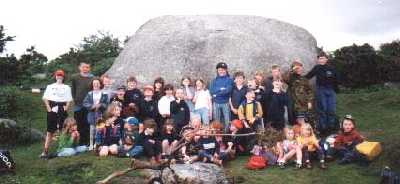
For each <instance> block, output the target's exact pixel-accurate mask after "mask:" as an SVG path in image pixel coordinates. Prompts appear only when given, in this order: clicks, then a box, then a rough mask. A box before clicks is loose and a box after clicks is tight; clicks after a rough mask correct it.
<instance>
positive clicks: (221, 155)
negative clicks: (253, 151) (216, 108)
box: [210, 121, 235, 166]
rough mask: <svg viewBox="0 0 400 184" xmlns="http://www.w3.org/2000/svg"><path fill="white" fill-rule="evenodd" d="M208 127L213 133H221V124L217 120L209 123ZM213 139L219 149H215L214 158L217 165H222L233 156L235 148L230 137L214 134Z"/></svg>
mask: <svg viewBox="0 0 400 184" xmlns="http://www.w3.org/2000/svg"><path fill="white" fill-rule="evenodd" d="M210 128H211V132H212V133H213V134H221V133H223V126H222V124H221V123H219V122H217V121H215V122H213V123H211V125H210ZM215 140H216V142H217V147H218V148H219V149H217V150H216V152H217V155H215V158H214V160H215V163H216V164H217V165H220V166H222V165H223V164H224V163H225V162H226V161H228V160H232V159H234V158H235V148H234V147H233V142H232V139H231V137H228V136H225V137H224V136H221V135H216V136H215Z"/></svg>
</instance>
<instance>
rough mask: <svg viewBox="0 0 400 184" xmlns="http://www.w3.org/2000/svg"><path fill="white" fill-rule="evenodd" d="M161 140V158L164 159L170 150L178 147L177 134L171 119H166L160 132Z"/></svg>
mask: <svg viewBox="0 0 400 184" xmlns="http://www.w3.org/2000/svg"><path fill="white" fill-rule="evenodd" d="M161 138H162V142H161V145H162V154H161V158H165V157H166V156H170V155H171V151H172V149H174V148H175V147H176V146H177V145H178V134H177V132H176V131H175V129H174V122H173V120H172V119H167V120H166V121H165V123H164V127H163V130H162V132H161Z"/></svg>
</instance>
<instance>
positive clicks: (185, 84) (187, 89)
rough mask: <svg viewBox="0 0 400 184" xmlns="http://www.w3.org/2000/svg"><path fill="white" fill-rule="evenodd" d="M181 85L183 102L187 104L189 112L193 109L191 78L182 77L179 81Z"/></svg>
mask: <svg viewBox="0 0 400 184" xmlns="http://www.w3.org/2000/svg"><path fill="white" fill-rule="evenodd" d="M181 86H182V88H183V93H184V96H185V98H184V99H185V102H186V104H187V105H188V107H189V109H190V112H192V111H193V109H194V104H193V97H194V92H195V90H194V88H193V86H192V80H191V79H190V78H189V77H183V78H182V81H181Z"/></svg>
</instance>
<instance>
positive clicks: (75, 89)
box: [71, 74, 94, 107]
mask: <svg viewBox="0 0 400 184" xmlns="http://www.w3.org/2000/svg"><path fill="white" fill-rule="evenodd" d="M93 77H94V76H93V75H92V74H89V75H88V76H87V77H84V76H82V75H80V74H75V75H73V76H72V77H71V82H72V85H71V92H72V98H73V99H74V104H75V106H78V107H82V103H83V99H84V98H85V96H86V94H87V93H88V92H89V91H90V88H89V86H90V83H91V81H92V79H93Z"/></svg>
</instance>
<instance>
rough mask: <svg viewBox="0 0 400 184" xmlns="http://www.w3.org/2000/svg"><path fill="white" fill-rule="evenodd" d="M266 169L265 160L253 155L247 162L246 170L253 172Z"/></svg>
mask: <svg viewBox="0 0 400 184" xmlns="http://www.w3.org/2000/svg"><path fill="white" fill-rule="evenodd" d="M265 167H267V160H266V159H265V158H264V157H262V156H257V155H253V156H251V157H250V158H249V161H247V164H246V168H247V169H251V170H255V169H264V168H265Z"/></svg>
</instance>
